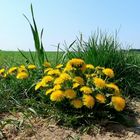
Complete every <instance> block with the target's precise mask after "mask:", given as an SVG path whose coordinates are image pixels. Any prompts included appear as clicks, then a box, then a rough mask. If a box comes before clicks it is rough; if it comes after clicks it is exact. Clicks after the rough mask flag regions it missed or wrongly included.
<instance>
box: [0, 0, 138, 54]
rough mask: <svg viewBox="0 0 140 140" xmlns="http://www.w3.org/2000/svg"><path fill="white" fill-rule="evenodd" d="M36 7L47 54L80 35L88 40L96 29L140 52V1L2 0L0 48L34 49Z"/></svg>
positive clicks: (14, 49)
mask: <svg viewBox="0 0 140 140" xmlns="http://www.w3.org/2000/svg"><path fill="white" fill-rule="evenodd" d="M31 3H32V5H33V8H34V14H35V19H36V23H37V26H38V29H39V31H41V29H42V28H44V35H43V43H44V48H45V50H46V51H54V50H56V47H55V46H56V45H57V44H58V43H60V44H61V47H62V48H63V47H64V42H65V41H66V43H67V44H70V43H71V42H72V41H74V40H75V39H76V36H79V35H80V33H82V34H83V37H84V38H85V40H86V39H88V37H89V36H91V35H92V34H93V33H94V32H95V31H97V29H100V30H102V31H103V32H104V31H105V32H107V33H109V34H114V33H115V31H116V30H117V31H118V40H119V41H120V42H122V44H123V47H125V46H128V45H132V47H133V48H137V49H140V15H139V14H140V0H0V49H1V50H13V51H16V50H17V49H21V50H25V51H27V50H29V49H30V50H34V42H33V38H32V33H31V30H30V26H29V24H28V22H27V20H26V19H25V18H24V16H23V14H25V15H26V16H27V17H28V18H29V19H30V20H31V11H30V5H31Z"/></svg>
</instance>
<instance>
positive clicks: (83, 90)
mask: <svg viewBox="0 0 140 140" xmlns="http://www.w3.org/2000/svg"><path fill="white" fill-rule="evenodd" d="M80 91H81V92H83V93H84V94H91V93H92V89H91V88H90V87H88V86H83V87H81V88H80Z"/></svg>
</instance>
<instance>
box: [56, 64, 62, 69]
mask: <svg viewBox="0 0 140 140" xmlns="http://www.w3.org/2000/svg"><path fill="white" fill-rule="evenodd" d="M62 67H63V65H62V64H58V65H57V66H56V67H55V68H56V69H60V68H62Z"/></svg>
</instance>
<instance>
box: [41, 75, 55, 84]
mask: <svg viewBox="0 0 140 140" xmlns="http://www.w3.org/2000/svg"><path fill="white" fill-rule="evenodd" d="M53 79H54V78H53V77H52V76H49V75H48V76H44V77H43V78H42V82H45V83H49V82H51V81H53Z"/></svg>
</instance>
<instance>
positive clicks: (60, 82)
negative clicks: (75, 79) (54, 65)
mask: <svg viewBox="0 0 140 140" xmlns="http://www.w3.org/2000/svg"><path fill="white" fill-rule="evenodd" d="M63 82H64V80H63V79H62V78H61V77H58V78H56V79H55V80H54V85H61V84H62V83H63Z"/></svg>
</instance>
